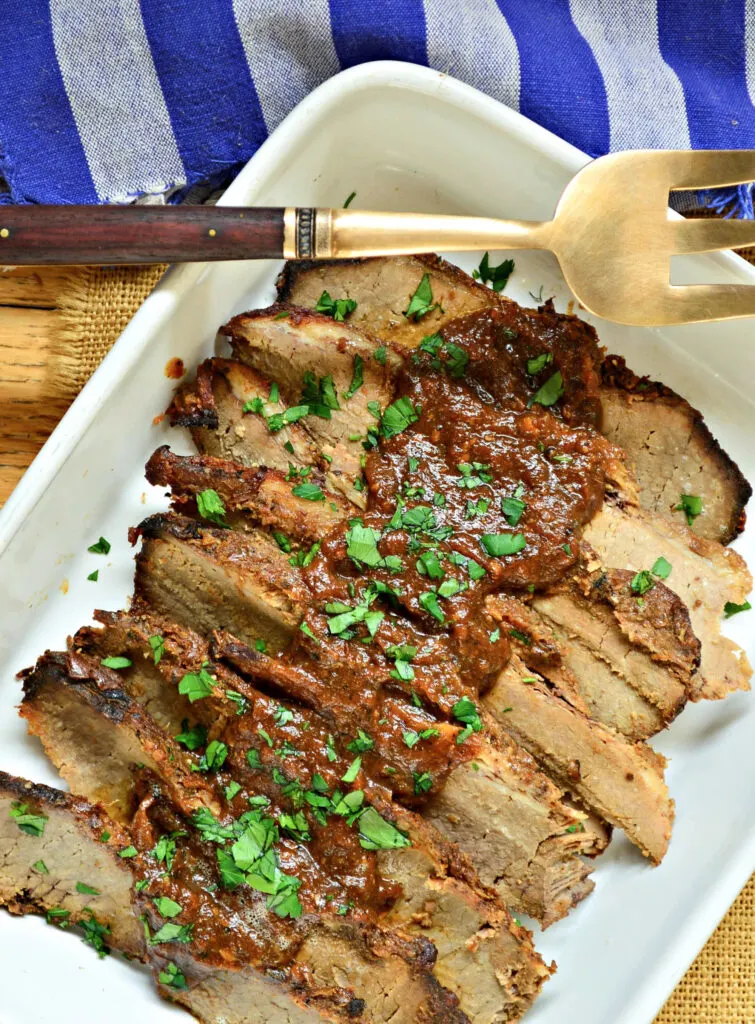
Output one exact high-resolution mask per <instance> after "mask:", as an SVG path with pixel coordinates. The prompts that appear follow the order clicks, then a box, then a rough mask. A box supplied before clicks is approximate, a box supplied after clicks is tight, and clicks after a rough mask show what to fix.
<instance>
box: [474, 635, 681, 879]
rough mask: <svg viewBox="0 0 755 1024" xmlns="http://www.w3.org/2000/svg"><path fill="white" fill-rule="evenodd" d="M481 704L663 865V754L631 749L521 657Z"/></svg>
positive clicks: (670, 810)
mask: <svg viewBox="0 0 755 1024" xmlns="http://www.w3.org/2000/svg"><path fill="white" fill-rule="evenodd" d="M483 703H484V705H485V707H486V708H487V710H488V711H489V713H490V714H491V715H492V716H493V717H494V718H495V719H496V720H497V721H498V722H499V723H500V725H501V727H502V728H504V729H505V730H506V731H507V732H509V733H510V734H511V736H513V737H514V739H515V740H517V742H519V743H521V744H522V746H523V747H525V748H526V749H527V750H529V752H530V753H531V754H532V755H533V756H534V757H535V758H536V759H537V760H538V761H539V762H540V763H541V764H542V765H543V766H544V767H545V769H546V771H547V772H548V773H549V774H551V775H552V776H553V777H554V778H555V779H556V780H558V781H559V783H560V784H561V785H562V786H564V788H565V789H568V790H570V791H571V792H573V793H574V794H575V796H576V797H577V798H578V799H579V800H580V801H581V802H582V803H583V804H584V805H585V806H587V807H589V808H591V809H592V810H593V811H595V812H596V813H597V814H598V815H599V816H600V817H601V818H603V819H604V820H605V821H608V822H610V823H611V824H612V825H616V826H617V827H618V828H622V829H623V830H624V832H625V833H626V835H627V837H628V838H629V839H631V841H632V842H633V843H634V844H635V845H636V846H638V847H639V848H640V849H641V850H642V852H643V853H644V854H645V855H646V856H647V857H649V858H650V860H651V861H653V863H656V864H657V863H659V862H660V861H661V860H662V859H663V856H664V854H665V852H666V849H667V847H668V842H669V839H670V838H671V826H672V823H673V819H674V803H673V800H671V799H670V798H669V794H668V790H667V788H666V784H665V782H664V781H663V768H664V766H665V761H664V759H663V758H662V757H661V756H660V755H659V754H656V753H655V752H654V751H653V750H652V749H651V748H650V747H648V746H646V745H645V744H639V743H636V744H631V743H628V742H627V741H626V739H625V738H624V737H623V736H621V735H620V734H619V733H616V732H614V731H613V730H612V729H609V728H607V727H606V726H603V725H600V724H599V723H597V722H594V721H592V719H590V718H588V717H587V716H586V715H584V714H582V713H581V712H579V711H577V710H576V709H575V708H573V707H572V706H571V705H570V704H568V703H567V702H566V701H565V700H563V699H561V698H560V697H559V696H557V695H556V694H555V693H553V692H552V691H551V690H550V689H549V687H548V686H547V684H546V683H545V681H544V680H543V678H542V677H541V676H539V675H536V674H533V673H532V670H531V669H528V668H527V667H526V666H525V665H524V663H523V662H522V661H520V659H519V658H518V656H517V655H513V656H512V659H511V661H510V662H509V664H508V666H507V667H506V668H505V669H504V671H503V672H502V673H501V674H500V676H499V677H498V679H497V680H496V682H495V684H494V685H493V687H491V689H490V690H489V691H488V693H487V694H486V696H485V697H484V700H483Z"/></svg>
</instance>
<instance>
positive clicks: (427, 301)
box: [404, 274, 438, 323]
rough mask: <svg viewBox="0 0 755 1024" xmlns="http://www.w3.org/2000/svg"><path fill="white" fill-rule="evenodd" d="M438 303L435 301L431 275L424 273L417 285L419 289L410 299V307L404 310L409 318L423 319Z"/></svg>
mask: <svg viewBox="0 0 755 1024" xmlns="http://www.w3.org/2000/svg"><path fill="white" fill-rule="evenodd" d="M437 305H438V303H437V302H433V290H432V286H431V284H430V275H429V274H423V275H422V280H421V281H420V283H419V284H418V285H417V290H416V291H415V293H414V295H412V297H411V299H410V301H409V307H408V308H407V309H406V310H405V311H404V316H405V317H406V318H407V320H414V321H415V323H416V321H417V320H421V319H422V317H423V316H426V315H427V314H428V313H430V312H432V310H433V309H435V307H436V306H437Z"/></svg>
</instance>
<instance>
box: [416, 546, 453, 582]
mask: <svg viewBox="0 0 755 1024" xmlns="http://www.w3.org/2000/svg"><path fill="white" fill-rule="evenodd" d="M417 572H419V573H420V575H421V576H429V577H430V579H431V580H442V579H443V577H444V576H445V575H446V574H445V572H444V570H443V566H442V565H441V564H440V559H439V558H438V554H437V552H435V551H433V550H432V548H428V549H427V550H426V551H423V552H422V554H421V555H420V556H419V558H418V559H417Z"/></svg>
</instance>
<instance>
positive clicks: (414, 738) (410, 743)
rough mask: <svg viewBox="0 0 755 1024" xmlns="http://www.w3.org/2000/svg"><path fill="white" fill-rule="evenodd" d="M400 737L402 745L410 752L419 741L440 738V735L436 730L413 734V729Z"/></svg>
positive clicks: (407, 730)
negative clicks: (402, 740)
mask: <svg viewBox="0 0 755 1024" xmlns="http://www.w3.org/2000/svg"><path fill="white" fill-rule="evenodd" d="M402 735H403V739H404V743H405V744H406V745H407V747H409V749H410V750H411V749H412V748H413V747H416V746H417V744H418V743H419V741H420V740H430V739H433V738H434V737H435V736H440V733H439V732H438V730H437V729H423V730H422V732H415V730H414V729H406V730H405V731H404V733H403V734H402Z"/></svg>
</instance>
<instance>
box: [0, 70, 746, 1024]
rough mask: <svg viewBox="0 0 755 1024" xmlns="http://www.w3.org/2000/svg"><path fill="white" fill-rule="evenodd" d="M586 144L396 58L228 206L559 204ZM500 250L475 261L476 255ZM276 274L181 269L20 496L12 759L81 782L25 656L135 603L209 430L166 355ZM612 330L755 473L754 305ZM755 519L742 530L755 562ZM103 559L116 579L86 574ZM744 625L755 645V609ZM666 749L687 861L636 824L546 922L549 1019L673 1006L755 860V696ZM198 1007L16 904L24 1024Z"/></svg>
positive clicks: (611, 1018) (697, 713) (7, 745)
mask: <svg viewBox="0 0 755 1024" xmlns="http://www.w3.org/2000/svg"><path fill="white" fill-rule="evenodd" d="M575 116H578V115H576V114H575ZM586 159H587V158H586V157H585V156H584V154H582V153H580V152H579V151H577V150H576V149H574V148H573V147H572V146H569V145H568V144H567V143H565V142H562V141H561V140H560V139H558V138H556V137H555V136H553V135H551V134H550V133H549V132H547V131H545V130H543V129H542V128H539V127H538V126H537V125H535V124H533V123H532V122H530V121H528V120H527V119H526V118H524V117H521V116H520V115H519V114H516V113H513V112H512V111H511V110H508V109H507V108H506V107H503V106H501V105H500V104H498V103H496V102H494V101H493V100H490V99H488V98H487V97H485V96H483V95H482V94H480V93H478V92H476V91H475V90H473V89H470V88H468V87H467V86H465V85H462V84H460V83H459V82H457V81H455V80H453V79H451V78H448V77H446V76H444V75H441V74H438V73H436V72H433V71H428V70H426V69H424V68H419V67H414V66H412V65H408V64H399V63H387V62H386V63H377V64H371V65H365V66H362V67H359V68H356V69H354V70H351V71H347V72H344V73H343V74H341V75H339V76H337V77H336V78H334V79H332V80H331V81H329V82H327V83H326V84H325V85H323V86H322V87H321V88H319V89H318V90H317V91H316V92H314V93H313V94H312V95H311V96H309V97H308V98H307V99H306V100H305V101H304V102H303V103H302V104H300V106H299V107H297V108H296V110H295V111H294V112H293V113H292V114H291V115H290V116H289V117H288V118H287V119H286V121H285V122H284V123H283V124H282V125H281V126H280V128H278V130H277V131H276V132H275V134H274V135H273V136H272V137H271V138H270V139H269V141H268V142H266V143H265V145H264V146H263V147H262V149H261V150H260V151H259V153H258V154H257V155H256V156H255V157H254V159H253V160H251V161H250V163H249V164H248V165H247V166H246V168H245V169H244V170H243V171H242V172H241V174H240V175H239V176H238V178H237V179H236V181H235V182H234V184H233V185H232V186H231V188H230V189H229V190H228V191H227V192H226V194H225V196H224V198H223V203H224V204H230V205H243V204H261V205H266V204H270V205H320V206H339V205H342V203H343V201H344V199H345V197H346V196H347V195H348V194H349V193H350V192H351V191H352V190H355V191H356V192H357V197H356V199H355V200H354V204H353V205H354V206H355V207H363V208H371V209H399V210H400V209H404V210H420V211H428V212H435V211H445V212H448V213H456V212H458V213H468V214H488V215H492V216H501V217H521V218H526V219H546V218H548V217H550V216H551V215H552V213H553V209H554V205H555V202H556V200H557V198H558V195H559V194H560V192H561V190H562V188H563V187H564V185H565V184H566V182H567V180H568V179H569V178H570V176H571V175H572V174H573V173H574V172H575V171H576V170H577V169H578V168H579V167H580V166H581V165H582V164H583V163H584V162H585V161H586ZM628 199H629V200H630V201H631V197H628ZM452 258H453V257H452ZM476 261H477V259H476V258H474V257H467V258H460V259H459V260H458V262H459V263H460V264H461V265H462V266H464V267H466V268H467V269H469V268H470V267H472V266H474V265H475V263H476ZM496 262H497V260H496ZM276 270H277V266H276V265H275V264H274V263H270V262H265V263H227V264H215V265H197V266H184V267H180V268H174V269H173V270H171V271H170V272H169V273H168V274H167V275H166V278H165V279H164V281H163V282H162V283H161V285H160V286H159V287H158V289H157V290H156V291H155V293H154V294H153V295H151V296H150V298H149V299H148V300H147V301H146V302H145V303H144V305H143V306H142V308H141V309H140V310H139V312H138V313H137V314H136V316H135V317H134V319H133V320H132V322H131V323H130V324H129V326H128V327H127V328H126V330H125V331H124V333H123V335H122V336H121V338H120V339H119V341H118V342H117V343H116V345H115V347H114V348H113V350H112V352H111V353H110V355H108V357H107V359H105V361H104V362H103V364H102V366H101V367H100V368H99V370H98V371H97V372H96V373H95V375H94V376H93V378H92V379H91V381H90V382H89V384H87V386H86V388H85V389H84V391H83V392H82V393H81V395H80V396H79V398H78V399H77V400H76V402H75V403H74V404H73V406H72V407H71V409H70V410H69V412H68V413H67V414H66V416H65V417H64V418H63V420H62V421H61V423H60V425H59V426H58V428H57V429H56V431H55V432H54V434H53V435H52V437H51V438H50V440H49V441H48V442H47V444H46V445H45V447H44V448H43V450H42V451H41V453H40V454H39V456H38V457H37V459H36V460H35V462H34V464H33V465H32V467H31V468H30V469H29V470H28V472H27V473H26V475H25V476H24V478H23V480H22V481H21V483H20V484H19V485H18V487H17V488H16V491H15V493H14V495H13V496H12V498H11V499H10V500H9V502H8V503H7V505H6V506H5V508H4V509H3V511H2V514H1V515H0V580H1V581H2V586H1V588H0V591H1V592H0V767H2V768H3V769H5V770H7V771H11V772H15V773H17V774H20V775H23V776H26V777H28V778H30V779H34V780H36V781H42V782H47V783H52V784H56V783H59V780H57V779H56V776H55V773H54V771H53V770H52V768H51V767H50V765H49V764H48V762H47V761H46V759H45V757H44V756H43V754H42V752H41V749H40V747H39V744H38V743H37V742H36V741H35V740H31V739H28V738H27V736H26V730H25V728H24V726H23V723H22V722H21V721H20V720H19V719H18V717H17V715H16V713H15V710H14V707H15V705H16V703H17V701H18V699H19V692H20V691H19V685H18V683H17V682H16V680H15V678H14V676H15V673H16V671H17V670H18V669H20V668H22V667H23V666H25V665H28V664H30V663H32V662H33V661H34V659H35V658H36V656H37V655H38V654H39V653H40V652H41V651H42V650H44V649H45V648H47V647H53V648H54V647H59V646H61V645H63V644H64V642H65V638H66V635H67V634H68V633H69V632H71V631H72V630H74V629H75V628H77V627H78V626H79V625H81V624H82V623H84V622H86V621H88V620H89V619H90V616H91V611H92V609H93V608H94V607H95V606H99V607H103V608H117V607H121V606H122V605H123V604H124V602H125V600H126V598H127V595H128V593H129V591H130V589H131V577H132V560H131V559H132V552H131V550H130V549H129V547H128V544H127V541H126V529H127V527H128V526H129V525H130V524H134V523H136V522H138V521H139V520H140V519H141V518H142V517H143V516H144V515H146V514H147V513H148V512H150V511H153V510H155V509H157V508H161V507H164V506H165V499H164V498H163V497H162V494H161V493H160V492H159V491H158V490H157V489H151V488H149V487H148V486H147V485H146V484H145V483H144V480H143V466H144V463H145V461H146V459H147V457H148V456H149V455H150V453H151V452H152V451H153V449H154V448H155V447H156V446H157V445H159V444H162V443H165V442H166V441H170V443H171V444H172V445H173V447H174V448H177V449H179V450H182V451H188V450H190V449H189V446H188V444H187V441H186V438H184V437H182V436H181V435H180V434H177V433H176V432H171V431H169V430H168V429H167V428H166V426H165V425H164V424H163V423H159V422H157V423H156V422H153V418H154V417H156V416H158V414H160V413H161V412H162V411H163V410H164V409H165V407H166V405H167V402H168V399H169V396H170V394H171V391H172V388H173V386H174V384H173V382H171V381H170V380H168V379H166V376H165V373H164V368H165V365H166V363H167V362H168V360H169V359H171V358H172V357H174V356H180V357H181V358H182V359H183V360H184V362H185V363H186V365H187V366H188V367H192V366H193V365H194V364H195V363H196V362H197V361H198V360H199V359H200V358H202V357H203V356H205V355H206V354H208V353H209V352H210V351H211V350H212V349H213V346H214V344H215V340H214V339H215V333H216V330H217V327H218V326H219V325H220V324H221V323H222V322H223V321H224V320H226V319H227V318H228V317H229V316H230V315H231V314H233V313H235V312H238V311H240V310H244V309H247V308H250V307H253V306H259V305H265V304H267V303H268V302H269V301H270V300H271V298H272V296H273V280H274V276H275V272H276ZM677 272H678V274H680V275H681V276H682V277H683V278H684V279H685V280H690V281H695V280H706V279H707V280H721V281H741V282H745V283H748V284H753V283H755V271H753V270H752V268H750V267H749V266H748V265H747V264H746V263H744V262H743V261H742V260H740V259H738V258H737V257H735V256H733V255H732V254H722V255H716V256H706V257H694V258H687V259H685V260H684V261H683V262H682V263H681V264H680V266H679V267H678V268H675V274H676V273H677ZM541 286H542V293H541V292H540V288H541ZM529 293H532V295H533V297H534V296H536V295H539V294H542V295H544V296H548V295H554V296H555V299H556V305H557V308H559V309H565V308H566V305H567V302H568V301H569V299H570V298H571V296H570V295H569V293H568V291H567V289H566V287H565V285H564V283H563V281H562V278H561V276H560V274H559V270H558V266H557V264H556V262H555V260H554V259H553V258H552V257H551V256H550V255H549V254H545V253H535V252H527V253H522V254H519V255H517V256H516V271H515V274H514V276H513V278H512V280H511V282H510V285H509V287H508V288H507V294H509V295H511V296H513V297H514V298H515V299H517V300H519V301H520V302H523V303H524V304H530V305H531V304H534V298H533V297H530V294H529ZM596 326H597V328H598V332H599V334H600V337H601V340H602V342H603V343H604V344H605V345H606V346H607V347H608V349H609V350H611V351H614V352H618V353H620V354H622V355H624V356H626V357H627V359H628V362H629V364H630V366H632V368H633V369H634V370H635V371H637V372H639V373H650V374H653V375H654V376H656V377H658V378H660V379H661V380H663V381H665V382H666V383H667V384H669V385H671V386H672V387H674V388H676V389H677V390H678V391H680V392H681V393H682V394H683V395H685V396H686V397H687V398H688V399H689V400H690V401H691V402H692V403H693V404H694V405H695V406H697V407H699V408H700V409H701V410H702V411H703V412H704V414H705V416H706V418H707V420H708V423H709V424H710V427H711V429H712V430H713V432H714V433H715V435H716V436H717V437H718V438H719V439H720V441H721V442H722V444H723V445H724V447H725V448H726V449H727V450H728V451H729V452H730V453H731V455H732V456H733V457H734V458H735V459H736V460H737V461H738V462H739V464H740V465H741V467H742V469H743V471H744V472H745V474H746V475H747V476H748V477H749V479H751V480H753V479H755V451H754V450H753V445H752V440H751V437H752V428H753V426H754V425H755V416H754V415H753V412H754V409H753V402H752V396H751V390H752V382H753V380H754V379H755V372H754V371H755V349H754V348H753V345H752V341H751V338H752V325H751V323H750V322H747V321H738V322H731V323H728V324H718V325H705V326H699V327H698V326H693V327H685V328H677V329H674V330H663V331H660V330H643V329H633V328H626V327H616V326H615V325H612V324H607V323H604V322H600V321H596ZM100 534H104V535H105V536H106V537H108V538H109V539H110V540H111V541H112V545H113V547H112V551H111V552H110V554H109V555H108V556H107V557H103V556H97V555H92V554H88V553H87V546H88V545H89V544H91V543H92V542H93V541H94V540H96V539H97V537H98V536H99V535H100ZM754 534H755V530H753V531H752V533H750V534H748V533H745V535H744V537H743V538H741V539H740V540H739V541H737V544H736V546H737V548H738V549H739V550H740V551H741V552H742V553H743V554H745V556H746V557H748V558H749V560H750V564H752V565H755V552H754V551H753V549H754V547H755V545H754V543H753V539H752V536H753V535H754ZM659 553H660V552H659ZM94 568H99V569H100V578H99V582H98V583H97V584H94V583H91V582H88V581H87V578H86V577H87V575H88V573H90V572H91V571H92V569H94ZM727 627H728V628H730V631H731V634H732V635H735V636H736V638H737V639H738V640H739V641H740V642H741V643H743V644H744V645H745V646H746V647H749V649H750V653H752V648H753V646H755V645H754V644H753V640H752V628H751V623H750V621H749V620H748V616H747V615H742V616H739V617H738V619H734V620H732V622H731V623H728V624H727ZM655 745H656V746H657V747H658V749H660V750H661V751H662V752H663V753H664V754H666V755H668V756H669V757H670V759H671V762H670V766H669V769H668V782H669V785H670V787H671V790H672V793H673V794H674V796H675V797H676V802H677V822H676V827H675V831H674V837H673V841H672V843H671V847H670V850H669V853H668V856H667V857H666V860H665V861H664V863H663V864H662V865H661V867H659V868H655V869H654V868H651V867H650V866H648V864H647V863H646V862H644V861H643V859H642V858H641V857H640V856H639V855H638V854H637V853H636V851H635V850H634V849H632V848H630V846H629V845H628V843H626V842H625V841H624V839H623V837H622V836H618V835H617V836H616V837H615V839H614V842H613V843H612V844H611V847H610V849H609V852H608V853H607V854H606V855H605V856H603V857H602V858H601V859H600V861H599V862H598V865H597V870H596V872H595V880H596V883H597V889H596V892H595V893H594V894H593V895H592V896H591V897H590V898H589V899H588V900H586V901H585V902H584V903H583V904H582V905H580V906H579V907H578V908H577V909H576V910H575V911H574V912H573V913H572V914H571V915H570V916H569V917H568V918H567V920H565V921H562V922H560V923H559V924H557V925H555V926H554V927H552V928H551V929H550V930H549V931H548V932H547V933H545V935H539V934H538V935H536V941H537V945H538V947H539V949H540V950H541V951H542V953H543V954H544V956H545V957H546V958H550V957H553V958H554V959H556V960H557V962H558V964H559V971H558V974H557V976H556V977H555V978H554V979H553V980H552V981H551V982H550V983H549V984H548V985H547V987H546V990H545V992H544V994H543V997H542V999H541V1000H540V1002H539V1003H538V1004H537V1006H536V1007H535V1009H534V1010H533V1011H532V1013H531V1014H530V1016H529V1017H528V1020H529V1021H531V1022H532V1024H556V1022H558V1024H571V1022H575V1021H579V1022H580V1024H621V1022H624V1024H630V1022H631V1024H644V1022H649V1021H651V1020H652V1018H653V1016H654V1015H655V1013H656V1012H657V1011H658V1009H659V1008H660V1007H661V1005H662V1004H663V1002H664V1001H665V999H666V998H667V997H668V995H669V993H670V992H671V991H672V989H673V987H674V985H675V984H676V983H677V981H678V980H679V978H680V977H681V975H682V974H683V973H684V971H685V970H686V968H687V966H688V964H689V963H690V962H691V961H692V959H693V958H694V957H695V955H696V954H697V952H698V950H699V949H700V948H701V947H702V945H703V943H704V942H705V940H706V939H707V937H708V935H709V934H710V932H711V931H712V929H713V928H714V927H715V925H716V923H717V922H718V920H719V919H720V918H721V916H722V915H723V913H724V912H725V910H726V909H727V907H728V906H729V904H730V903H731V902H732V900H733V899H734V898H735V896H736V894H737V893H738V891H739V890H740V888H741V887H742V885H743V884H744V883H745V881H746V879H747V877H748V876H749V874H750V873H751V872H752V870H753V869H755V768H754V767H753V759H752V750H753V746H754V745H755V697H750V696H749V695H747V694H737V695H736V696H734V697H731V698H729V699H728V700H727V701H725V702H723V703H720V704H715V705H714V704H707V705H698V706H694V707H690V708H689V709H688V710H686V711H685V712H684V714H683V715H682V716H681V718H680V719H679V720H678V721H677V722H675V723H674V725H673V726H672V728H671V729H670V730H669V731H668V732H667V733H665V734H664V735H662V736H660V737H658V738H657V741H655ZM181 1012H182V1011H177V1010H173V1009H172V1008H170V1007H168V1006H167V1005H165V1004H163V1003H161V1002H160V1000H159V999H158V997H157V996H156V994H155V993H154V991H153V990H152V987H151V983H150V981H149V979H148V978H147V977H146V976H145V972H144V971H143V970H142V969H141V968H138V967H134V966H131V965H128V964H127V963H125V962H123V961H120V960H118V959H117V958H115V957H113V958H111V959H110V960H109V961H107V962H100V961H98V960H97V958H96V957H95V955H94V953H93V951H92V950H91V949H89V948H87V947H85V946H84V945H83V944H82V943H80V942H78V941H75V940H74V938H73V937H72V936H66V935H60V934H58V933H57V931H56V930H54V929H52V928H50V927H48V926H46V925H45V924H44V923H43V921H42V920H41V919H37V918H28V919H23V920H16V919H11V918H10V916H9V915H7V914H5V913H0V1018H1V1019H2V1024H47V1022H53V1021H54V1022H55V1024H74V1022H76V1024H79V1022H81V1021H82V1020H86V1021H95V1020H107V1021H108V1022H109V1024H133V1022H134V1021H136V1020H145V1021H147V1020H148V1021H149V1022H150V1024H161V1022H163V1021H166V1022H167V1021H169V1020H180V1013H181ZM252 1019H254V1018H253V1017H251V1016H250V1020H252Z"/></svg>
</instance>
